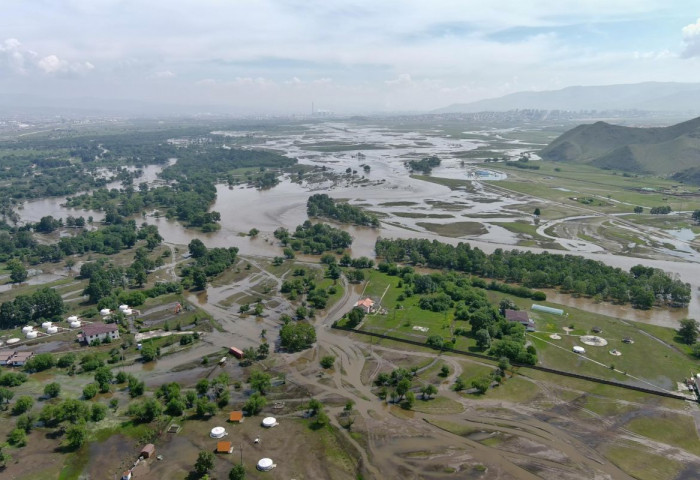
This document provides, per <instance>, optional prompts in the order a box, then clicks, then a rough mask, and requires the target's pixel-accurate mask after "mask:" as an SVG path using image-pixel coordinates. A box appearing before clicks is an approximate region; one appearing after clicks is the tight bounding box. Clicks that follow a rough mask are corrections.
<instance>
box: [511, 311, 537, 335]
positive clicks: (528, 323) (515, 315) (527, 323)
mask: <svg viewBox="0 0 700 480" xmlns="http://www.w3.org/2000/svg"><path fill="white" fill-rule="evenodd" d="M505 314H506V320H508V321H509V322H518V323H519V324H521V325H522V326H524V327H525V330H527V331H528V332H534V331H535V322H534V321H533V320H532V319H531V318H530V317H529V316H528V315H527V312H526V311H524V310H506V311H505Z"/></svg>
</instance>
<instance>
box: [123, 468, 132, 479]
mask: <svg viewBox="0 0 700 480" xmlns="http://www.w3.org/2000/svg"><path fill="white" fill-rule="evenodd" d="M122 480H131V470H127V471H126V472H124V473H122Z"/></svg>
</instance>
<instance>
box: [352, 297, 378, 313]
mask: <svg viewBox="0 0 700 480" xmlns="http://www.w3.org/2000/svg"><path fill="white" fill-rule="evenodd" d="M355 306H356V307H359V308H361V309H362V310H364V311H365V313H372V309H373V308H374V300H372V299H371V298H369V297H368V298H363V299H362V300H358V301H357V303H356V304H355Z"/></svg>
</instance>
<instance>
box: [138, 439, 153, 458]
mask: <svg viewBox="0 0 700 480" xmlns="http://www.w3.org/2000/svg"><path fill="white" fill-rule="evenodd" d="M155 453H156V446H155V445H153V444H152V443H149V444H147V445H146V446H145V447H143V448H142V449H141V456H142V457H143V458H151V457H152V456H153V455H155Z"/></svg>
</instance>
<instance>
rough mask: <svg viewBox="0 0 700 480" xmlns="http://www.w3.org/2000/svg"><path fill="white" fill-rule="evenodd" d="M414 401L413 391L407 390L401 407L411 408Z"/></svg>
mask: <svg viewBox="0 0 700 480" xmlns="http://www.w3.org/2000/svg"><path fill="white" fill-rule="evenodd" d="M415 403H416V395H415V393H413V392H411V391H408V392H406V395H405V398H404V400H403V402H401V408H403V409H406V410H410V409H412V408H413V405H414V404H415Z"/></svg>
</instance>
